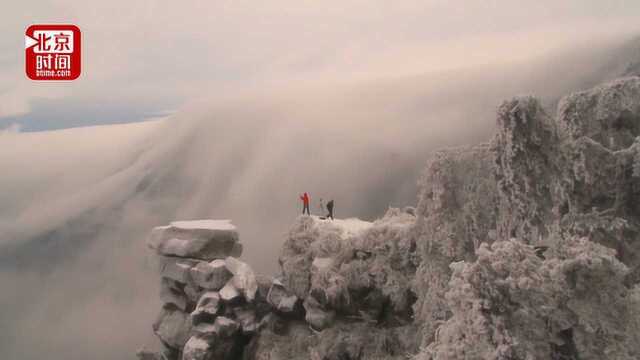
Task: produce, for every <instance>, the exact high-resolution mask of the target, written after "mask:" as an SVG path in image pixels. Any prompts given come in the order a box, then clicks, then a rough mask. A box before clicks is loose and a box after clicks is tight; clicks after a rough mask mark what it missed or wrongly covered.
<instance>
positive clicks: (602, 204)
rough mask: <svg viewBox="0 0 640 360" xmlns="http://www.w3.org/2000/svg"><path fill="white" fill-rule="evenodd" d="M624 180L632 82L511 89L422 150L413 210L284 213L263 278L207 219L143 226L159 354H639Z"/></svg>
mask: <svg viewBox="0 0 640 360" xmlns="http://www.w3.org/2000/svg"><path fill="white" fill-rule="evenodd" d="M639 180H640V78H638V77H628V78H622V79H619V80H616V81H614V82H612V83H609V84H604V85H602V86H599V87H596V88H594V89H591V90H588V91H584V92H579V93H576V94H572V95H569V96H567V97H565V98H564V99H562V100H561V101H560V102H559V105H558V110H557V113H556V114H555V115H552V114H549V113H548V111H546V110H545V109H544V108H543V107H542V106H541V105H540V103H539V101H538V100H536V99H535V98H533V97H528V96H527V97H517V98H514V99H511V100H508V101H505V102H504V103H503V104H502V105H501V106H500V107H499V109H498V115H497V132H496V135H495V136H494V138H493V139H492V140H491V141H490V142H489V143H487V144H479V145H475V146H469V147H462V148H455V149H446V150H442V151H439V152H436V153H434V154H433V156H432V157H431V159H429V160H428V162H427V168H426V170H425V173H424V176H423V178H422V180H421V191H420V194H419V195H418V205H417V207H416V208H415V209H414V208H410V207H408V208H405V209H403V210H399V209H390V210H389V211H388V212H387V214H386V215H385V216H384V217H383V218H382V219H379V220H377V221H374V222H365V221H361V220H357V219H346V220H340V219H336V220H335V221H330V220H321V219H319V218H316V217H309V216H302V217H300V218H298V219H297V220H296V222H295V223H294V225H293V227H292V229H291V231H290V232H289V234H288V236H287V239H286V241H285V243H284V245H283V249H282V252H281V256H280V259H279V263H280V267H281V273H280V274H278V275H277V276H276V278H270V277H266V276H259V275H255V274H253V271H251V269H250V267H249V266H248V265H247V264H244V263H242V262H241V261H240V260H238V259H236V257H237V256H238V255H239V254H238V249H239V247H238V246H237V244H238V243H237V234H235V229H229V228H227V230H225V231H222V229H221V228H224V226H220V223H216V224H218V225H219V226H218V229H216V231H215V232H212V231H209V232H207V231H203V230H202V229H200V230H198V231H195V229H193V228H192V227H193V225H189V224H185V223H174V226H173V228H172V227H171V226H170V227H162V228H158V229H156V230H154V232H153V233H152V236H151V239H150V242H149V243H150V246H151V247H152V248H153V249H155V250H156V251H157V253H158V255H159V257H160V258H161V276H162V278H163V279H162V292H161V294H160V296H161V298H162V300H163V301H164V303H165V306H164V308H163V310H162V312H161V315H160V317H159V320H158V322H157V323H156V325H154V330H155V331H156V334H157V335H158V336H159V337H160V338H161V339H162V341H163V343H164V344H165V345H166V347H167V349H168V350H167V351H166V352H165V353H164V355H163V356H165V358H166V359H178V358H179V357H180V356H182V358H183V359H247V360H248V359H260V360H279V359H314V360H315V359H317V360H320V359H322V360H325V359H326V360H332V359H406V358H407V357H411V358H414V359H416V360H427V359H434V360H435V359H438V360H443V359H478V360H480V359H483V360H484V359H505V360H506V359H523V360H524V359H527V360H528V359H566V360H569V359H571V360H578V359H580V360H584V359H638V358H640V288H639V287H638V282H639V281H640V205H639V204H640V182H639ZM175 224H178V226H176V225H175ZM227 225H229V224H227ZM175 227H179V228H180V229H175ZM234 234H235V235H234ZM218 236H219V237H220V240H219V242H218V240H215V238H216V237H218ZM174 238H175V239H174ZM176 239H177V240H176ZM192 241H193V243H192ZM223 259H224V260H223ZM139 356H140V358H141V359H156V358H160V355H159V354H153V353H149V352H142V353H140V354H139ZM154 356H157V357H154Z"/></svg>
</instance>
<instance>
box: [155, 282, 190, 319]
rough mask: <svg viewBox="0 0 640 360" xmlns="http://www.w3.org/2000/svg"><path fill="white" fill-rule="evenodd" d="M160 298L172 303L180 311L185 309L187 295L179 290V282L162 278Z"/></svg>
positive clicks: (165, 302) (166, 302)
mask: <svg viewBox="0 0 640 360" xmlns="http://www.w3.org/2000/svg"><path fill="white" fill-rule="evenodd" d="M160 300H161V301H162V302H163V303H164V304H165V305H166V304H173V305H174V306H175V307H177V308H178V309H180V310H182V311H186V309H187V295H185V293H184V292H183V291H182V290H181V287H180V284H179V283H178V282H176V281H174V280H171V279H168V278H162V280H161V283H160Z"/></svg>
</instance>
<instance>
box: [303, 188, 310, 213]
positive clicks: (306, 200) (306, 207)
mask: <svg viewBox="0 0 640 360" xmlns="http://www.w3.org/2000/svg"><path fill="white" fill-rule="evenodd" d="M300 200H302V215H304V212H305V210H306V211H307V215H311V213H309V195H308V194H307V193H304V194H302V195H300Z"/></svg>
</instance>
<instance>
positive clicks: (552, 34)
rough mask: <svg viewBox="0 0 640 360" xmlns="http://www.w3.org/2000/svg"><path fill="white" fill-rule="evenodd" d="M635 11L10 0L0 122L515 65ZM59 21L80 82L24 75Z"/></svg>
mask: <svg viewBox="0 0 640 360" xmlns="http://www.w3.org/2000/svg"><path fill="white" fill-rule="evenodd" d="M639 13H640V3H638V2H637V1H634V0H613V1H599V0H568V1H551V0H543V1H517V2H515V1H508V0H488V1H487V0H469V1H457V2H451V1H441V0H427V1H424V0H423V1H416V0H405V1H397V2H392V3H390V2H388V1H363V0H343V1H339V2H331V1H329V2H326V1H323V2H318V1H300V0H296V1H292V0H285V1H269V2H253V1H247V0H234V1H184V2H183V1H181V2H160V1H151V0H143V1H124V0H113V1H101V2H96V1H77V0H76V1H73V0H66V1H65V0H59V1H47V0H38V1H30V0H26V1H11V2H8V3H7V4H4V5H3V11H2V13H1V14H0V30H1V31H2V33H3V34H4V36H3V37H2V39H0V49H2V52H0V127H2V128H6V127H8V126H10V125H12V124H19V125H20V128H21V129H22V131H37V130H46V129H56V128H67V127H75V126H83V125H91V124H105V123H123V122H132V121H140V120H145V119H149V118H158V117H164V116H166V115H168V114H171V113H174V112H175V111H177V110H178V109H180V108H181V107H184V106H185V105H186V104H189V103H190V102H193V101H194V99H198V98H206V99H218V98H222V97H227V96H230V95H237V94H239V93H243V92H273V91H279V90H280V89H282V88H292V87H299V86H301V85H302V84H305V85H309V84H310V85H311V86H314V85H317V84H331V83H335V82H349V81H352V80H356V81H357V80H370V79H372V78H385V77H397V76H402V75H410V74H415V73H423V72H437V71H442V70H445V69H449V70H451V69H460V68H468V67H473V66H476V65H478V64H493V63H508V62H512V61H518V60H523V59H529V58H531V57H532V56H539V55H541V54H544V53H545V52H549V51H552V50H553V49H556V48H559V47H562V46H565V45H566V44H569V43H574V42H576V41H585V39H589V40H591V39H592V38H593V37H595V38H602V37H606V36H611V35H612V34H616V35H617V34H622V33H629V32H630V31H631V30H635V29H636V28H637V27H638V25H637V18H638V14H639ZM60 22H62V23H64V22H70V23H74V24H76V25H78V26H79V27H80V29H81V30H82V34H83V40H84V49H83V74H82V76H81V78H80V79H78V80H76V81H72V82H61V83H47V82H36V81H31V80H29V79H27V78H26V76H25V74H24V64H23V62H24V49H23V44H24V40H23V34H24V31H25V29H26V28H27V26H29V25H30V24H34V23H60ZM634 27H635V28H634ZM13 128H16V126H15V125H14V126H13Z"/></svg>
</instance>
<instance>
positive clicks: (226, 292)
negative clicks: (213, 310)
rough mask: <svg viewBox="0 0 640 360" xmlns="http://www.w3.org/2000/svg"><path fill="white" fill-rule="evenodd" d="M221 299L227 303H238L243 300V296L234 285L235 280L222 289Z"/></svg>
mask: <svg viewBox="0 0 640 360" xmlns="http://www.w3.org/2000/svg"><path fill="white" fill-rule="evenodd" d="M219 294H220V299H221V300H222V301H224V302H226V303H232V302H237V301H239V300H240V299H241V298H242V295H241V294H240V292H239V291H238V289H236V287H235V286H234V285H233V280H229V281H228V282H227V284H226V285H225V286H224V287H222V289H220V292H219Z"/></svg>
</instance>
